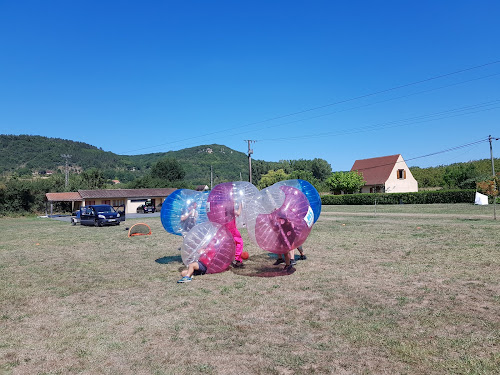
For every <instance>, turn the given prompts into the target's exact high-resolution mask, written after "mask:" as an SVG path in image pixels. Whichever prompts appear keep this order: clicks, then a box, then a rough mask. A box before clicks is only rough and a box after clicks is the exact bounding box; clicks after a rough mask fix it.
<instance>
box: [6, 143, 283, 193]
mask: <svg viewBox="0 0 500 375" xmlns="http://www.w3.org/2000/svg"><path fill="white" fill-rule="evenodd" d="M61 155H71V157H70V158H69V159H68V162H69V169H70V172H72V173H74V172H81V171H82V170H87V169H90V168H98V169H100V170H101V171H102V172H103V174H104V175H105V177H106V178H108V179H113V180H114V179H116V180H120V181H121V182H130V181H132V180H134V179H136V178H138V177H142V176H144V175H145V174H146V173H147V172H148V171H149V170H150V168H151V167H152V166H153V165H154V164H155V163H156V162H158V161H159V160H162V159H165V158H175V159H176V160H177V161H178V162H179V163H180V164H181V166H182V168H183V169H184V171H185V172H186V176H185V180H186V181H188V182H189V183H190V184H193V185H201V184H209V183H210V177H211V176H210V173H211V169H212V171H213V179H214V183H217V182H218V181H236V180H240V179H242V180H246V181H248V158H247V155H246V154H244V153H242V152H238V151H235V150H232V149H230V148H229V147H226V146H223V145H217V144H211V145H201V146H197V147H191V148H186V149H183V150H179V151H168V152H157V153H151V154H143V155H118V154H115V153H113V152H107V151H104V150H102V149H99V148H97V147H95V146H92V145H89V144H87V143H83V142H75V141H71V140H66V139H59V138H48V137H42V136H33V135H0V172H1V173H2V175H4V176H7V175H9V174H12V173H16V174H18V175H31V174H33V173H38V174H42V175H43V174H46V173H47V172H55V173H57V172H59V173H63V172H64V170H65V162H66V159H65V158H64V157H62V156H61ZM255 163H256V166H260V165H261V164H266V166H268V167H269V168H273V167H274V165H275V164H276V165H277V164H278V163H272V162H269V163H268V162H264V161H258V160H255ZM263 169H265V168H263ZM266 172H267V170H266ZM240 173H241V176H240Z"/></svg>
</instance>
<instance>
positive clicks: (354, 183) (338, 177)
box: [326, 171, 366, 193]
mask: <svg viewBox="0 0 500 375" xmlns="http://www.w3.org/2000/svg"><path fill="white" fill-rule="evenodd" d="M365 182H366V181H365V180H364V179H363V176H362V175H361V174H359V173H358V172H357V171H351V172H335V173H332V175H331V176H330V177H328V178H327V179H326V184H327V185H328V187H329V189H330V191H331V192H332V193H340V192H341V191H343V192H345V193H354V192H358V191H359V190H360V189H361V188H362V187H363V185H364V184H365Z"/></svg>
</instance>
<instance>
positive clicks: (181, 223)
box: [160, 189, 208, 236]
mask: <svg viewBox="0 0 500 375" xmlns="http://www.w3.org/2000/svg"><path fill="white" fill-rule="evenodd" d="M207 198H208V192H200V191H194V190H190V189H177V190H175V191H174V192H173V193H172V194H170V195H169V196H168V197H167V198H166V199H165V201H164V202H163V204H162V207H161V214H160V217H161V223H162V225H163V228H165V230H166V231H167V232H168V233H171V234H176V235H179V236H183V235H185V234H186V233H187V232H189V230H191V228H193V227H194V226H195V225H196V224H201V223H204V222H206V221H208V217H207Z"/></svg>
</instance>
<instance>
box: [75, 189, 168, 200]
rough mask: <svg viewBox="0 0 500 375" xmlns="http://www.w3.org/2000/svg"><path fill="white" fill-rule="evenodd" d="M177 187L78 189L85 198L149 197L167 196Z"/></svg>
mask: <svg viewBox="0 0 500 375" xmlns="http://www.w3.org/2000/svg"><path fill="white" fill-rule="evenodd" d="M175 190H177V189H173V188H155V189H102V190H78V193H79V194H80V196H81V197H82V198H83V199H94V198H149V197H166V196H168V195H170V194H171V193H173V192H174V191H175Z"/></svg>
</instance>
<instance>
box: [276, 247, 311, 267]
mask: <svg viewBox="0 0 500 375" xmlns="http://www.w3.org/2000/svg"><path fill="white" fill-rule="evenodd" d="M297 250H298V251H299V253H300V256H299V259H300V260H306V259H307V257H306V256H305V255H304V249H303V248H302V245H301V246H298V247H297ZM288 254H290V264H291V265H292V266H295V265H296V264H297V262H296V260H295V249H293V250H290V252H289V253H288ZM284 262H285V259H284V257H283V255H281V254H278V259H276V262H274V263H273V265H274V266H277V265H278V264H281V263H284Z"/></svg>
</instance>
